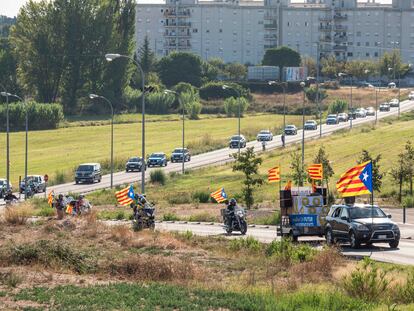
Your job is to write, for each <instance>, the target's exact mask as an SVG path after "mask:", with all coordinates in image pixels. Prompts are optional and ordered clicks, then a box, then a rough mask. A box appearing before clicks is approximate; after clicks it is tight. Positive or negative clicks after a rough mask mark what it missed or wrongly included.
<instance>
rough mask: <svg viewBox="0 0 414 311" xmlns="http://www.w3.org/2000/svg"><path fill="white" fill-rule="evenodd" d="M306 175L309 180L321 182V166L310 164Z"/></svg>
mask: <svg viewBox="0 0 414 311" xmlns="http://www.w3.org/2000/svg"><path fill="white" fill-rule="evenodd" d="M308 175H309V178H310V179H313V180H322V178H323V166H322V164H312V165H310V166H308Z"/></svg>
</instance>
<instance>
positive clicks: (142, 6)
mask: <svg viewBox="0 0 414 311" xmlns="http://www.w3.org/2000/svg"><path fill="white" fill-rule="evenodd" d="M367 1H368V2H366V3H357V1H356V0H307V1H305V3H291V1H290V0H264V2H262V1H238V0H211V1H199V0H166V2H163V3H139V2H138V4H137V14H136V41H137V46H141V45H142V43H143V41H144V38H145V37H146V36H147V37H148V39H149V41H150V44H151V47H152V49H153V50H154V51H155V53H156V55H157V56H159V57H161V56H164V55H168V54H169V53H170V52H171V51H175V50H178V51H188V52H192V53H195V54H198V55H200V56H201V57H202V58H203V59H209V58H213V57H218V58H221V59H223V60H224V61H225V62H239V63H243V64H259V63H260V62H261V61H262V58H263V55H264V53H265V51H266V49H268V48H272V47H277V46H282V45H284V46H289V47H291V48H293V49H295V50H297V51H298V52H299V53H300V54H302V55H306V56H309V57H312V58H317V56H318V55H319V56H320V57H323V56H327V55H335V57H336V58H337V59H338V60H353V59H376V58H378V57H380V56H381V55H382V53H384V52H385V51H391V50H393V49H399V50H400V52H401V55H402V57H403V60H404V61H405V62H408V63H414V1H412V0H393V3H392V4H390V5H384V4H379V3H376V2H375V0H367Z"/></svg>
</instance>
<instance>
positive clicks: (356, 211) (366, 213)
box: [349, 206, 387, 219]
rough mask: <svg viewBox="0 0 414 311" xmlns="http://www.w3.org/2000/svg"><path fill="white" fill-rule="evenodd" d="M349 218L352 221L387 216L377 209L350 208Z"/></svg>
mask: <svg viewBox="0 0 414 311" xmlns="http://www.w3.org/2000/svg"><path fill="white" fill-rule="evenodd" d="M349 216H350V217H351V218H352V219H359V218H386V217H387V216H386V215H385V214H384V212H383V211H382V210H381V209H379V208H378V207H376V206H374V207H352V208H350V209H349Z"/></svg>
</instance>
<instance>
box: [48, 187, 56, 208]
mask: <svg viewBox="0 0 414 311" xmlns="http://www.w3.org/2000/svg"><path fill="white" fill-rule="evenodd" d="M54 193H55V192H54V191H53V190H52V191H50V192H49V195H48V196H47V204H49V206H50V207H52V204H53V195H54Z"/></svg>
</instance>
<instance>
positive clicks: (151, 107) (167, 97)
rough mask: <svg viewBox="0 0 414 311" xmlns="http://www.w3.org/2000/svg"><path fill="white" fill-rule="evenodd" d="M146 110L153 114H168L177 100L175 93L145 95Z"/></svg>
mask: <svg viewBox="0 0 414 311" xmlns="http://www.w3.org/2000/svg"><path fill="white" fill-rule="evenodd" d="M145 100H146V106H145V109H146V112H147V113H153V114H167V113H169V112H170V111H171V107H172V105H173V104H174V101H175V95H174V94H165V93H162V92H161V93H158V92H156V93H149V94H147V95H146V96H145Z"/></svg>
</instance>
